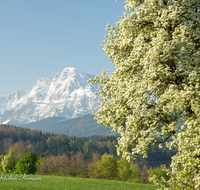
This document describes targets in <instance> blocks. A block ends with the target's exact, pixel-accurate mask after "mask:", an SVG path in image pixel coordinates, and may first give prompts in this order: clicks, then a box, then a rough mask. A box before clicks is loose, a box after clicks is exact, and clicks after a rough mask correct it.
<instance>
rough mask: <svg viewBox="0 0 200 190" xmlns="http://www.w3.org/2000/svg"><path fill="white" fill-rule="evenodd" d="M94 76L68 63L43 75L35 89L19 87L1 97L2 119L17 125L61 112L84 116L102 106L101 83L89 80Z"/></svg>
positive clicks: (57, 114) (68, 115) (58, 114)
mask: <svg viewBox="0 0 200 190" xmlns="http://www.w3.org/2000/svg"><path fill="white" fill-rule="evenodd" d="M91 77H93V76H92V75H88V74H86V73H84V72H83V71H81V70H79V69H76V68H74V67H67V68H65V69H64V70H63V71H62V72H61V73H57V74H56V75H55V76H50V77H45V78H41V79H39V80H38V81H37V83H36V84H35V85H34V86H33V88H32V90H31V91H28V92H21V91H17V92H16V93H14V94H13V95H8V96H3V97H0V109H1V112H0V123H3V122H5V121H8V120H9V122H10V124H14V125H24V124H27V123H30V122H36V121H38V120H41V119H44V118H47V117H53V116H59V117H65V118H66V119H72V118H76V117H81V116H84V115H87V114H91V113H93V112H95V111H96V110H97V109H98V108H99V105H100V104H99V102H98V96H97V95H95V94H94V92H95V91H96V90H97V85H91V84H89V83H88V82H87V80H88V79H89V78H91Z"/></svg>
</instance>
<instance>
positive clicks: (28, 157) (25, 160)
mask: <svg viewBox="0 0 200 190" xmlns="http://www.w3.org/2000/svg"><path fill="white" fill-rule="evenodd" d="M37 161H38V157H37V155H36V154H34V153H33V152H27V153H26V154H25V155H24V156H23V157H22V158H21V159H20V160H19V162H18V163H17V164H16V173H26V174H33V173H35V171H36V163H37Z"/></svg>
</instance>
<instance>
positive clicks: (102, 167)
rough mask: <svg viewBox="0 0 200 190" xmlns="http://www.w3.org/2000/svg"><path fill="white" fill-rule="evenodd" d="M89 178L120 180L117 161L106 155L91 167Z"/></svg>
mask: <svg viewBox="0 0 200 190" xmlns="http://www.w3.org/2000/svg"><path fill="white" fill-rule="evenodd" d="M89 176H90V177H93V178H98V179H118V168H117V161H116V159H115V158H114V156H113V155H110V154H109V155H107V154H104V155H103V156H101V159H100V160H97V161H96V162H95V163H92V164H91V165H90V166H89Z"/></svg>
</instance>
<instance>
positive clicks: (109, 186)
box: [0, 175, 158, 190]
mask: <svg viewBox="0 0 200 190" xmlns="http://www.w3.org/2000/svg"><path fill="white" fill-rule="evenodd" d="M3 177H5V175H4V176H3ZM6 177H7V178H8V175H6ZM11 178H14V176H12V177H11ZM25 178H41V180H39V181H36V180H35V181H29V180H20V179H22V176H19V175H18V176H17V177H16V179H17V180H7V181H6V180H0V189H1V190H35V189H42V190H43V189H45V190H61V189H62V190H79V189H80V190H93V189H95V190H96V189H97V190H100V189H101V190H118V189H119V190H133V189H136V190H155V189H157V188H158V187H156V186H152V185H145V184H139V183H130V182H122V181H112V180H103V179H91V178H75V177H63V176H42V175H32V176H31V175H26V176H25Z"/></svg>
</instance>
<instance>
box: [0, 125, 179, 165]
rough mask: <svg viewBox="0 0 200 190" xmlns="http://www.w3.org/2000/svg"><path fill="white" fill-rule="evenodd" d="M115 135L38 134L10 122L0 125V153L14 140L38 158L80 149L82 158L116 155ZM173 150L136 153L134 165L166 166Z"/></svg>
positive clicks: (74, 151) (6, 150) (153, 148)
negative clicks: (95, 154)
mask: <svg viewBox="0 0 200 190" xmlns="http://www.w3.org/2000/svg"><path fill="white" fill-rule="evenodd" d="M117 138H118V137H116V136H90V137H75V136H68V135H63V134H53V133H47V132H45V133H42V131H37V130H31V129H28V128H22V127H16V126H11V125H0V154H2V155H5V154H6V153H7V152H8V150H9V149H10V148H11V146H12V145H13V144H14V143H16V142H20V141H21V142H23V144H24V145H25V146H27V147H28V148H29V149H30V150H32V152H34V153H35V154H37V155H38V156H39V157H47V156H50V155H51V156H59V155H63V154H65V155H66V156H68V157H69V158H70V157H72V156H74V155H76V154H77V152H81V153H82V155H83V156H84V159H91V158H92V156H93V153H98V154H99V155H100V156H101V155H104V154H110V155H113V156H114V157H116V158H117V152H116V145H117ZM175 153H176V150H171V151H169V150H168V149H167V148H166V146H163V148H162V149H160V148H159V147H158V146H154V147H152V148H150V150H149V153H148V158H147V159H143V158H142V156H139V157H138V159H137V160H136V162H137V163H138V165H144V164H145V165H148V166H159V165H161V164H166V165H167V166H169V164H170V162H171V156H172V155H174V154H175Z"/></svg>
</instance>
